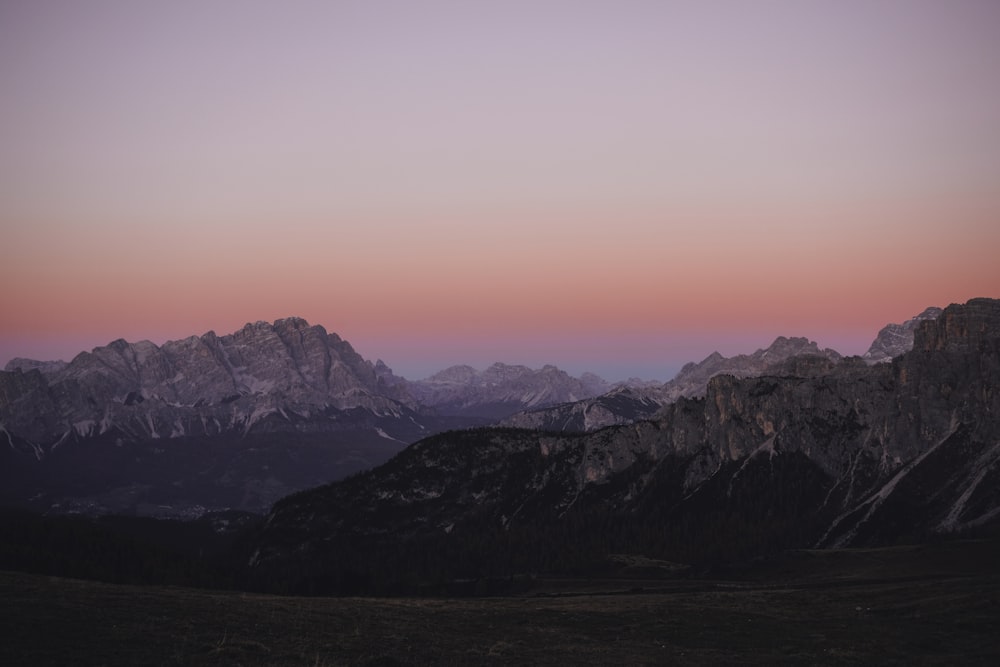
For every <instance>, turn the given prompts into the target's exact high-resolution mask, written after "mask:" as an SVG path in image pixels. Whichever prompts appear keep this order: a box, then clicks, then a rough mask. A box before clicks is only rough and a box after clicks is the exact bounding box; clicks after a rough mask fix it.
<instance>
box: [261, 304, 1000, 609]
mask: <svg viewBox="0 0 1000 667" xmlns="http://www.w3.org/2000/svg"><path fill="white" fill-rule="evenodd" d="M912 331H913V342H912V349H911V350H910V351H908V352H905V353H903V354H901V355H899V356H897V357H895V358H893V359H892V360H891V361H890V362H887V363H868V361H869V360H866V359H864V358H859V357H852V358H846V359H839V360H834V359H832V358H831V357H830V356H823V355H819V357H818V358H817V356H816V355H813V356H811V357H807V358H806V361H805V362H802V361H799V360H796V361H793V362H792V363H787V362H786V363H783V364H782V365H781V370H780V372H771V373H769V374H765V375H756V376H748V377H742V378H741V377H736V376H734V375H731V374H721V375H715V376H714V377H712V378H711V379H709V380H708V383H707V387H706V388H705V391H704V396H698V397H693V398H688V397H683V396H682V397H680V398H678V399H677V400H675V401H674V402H672V403H669V404H668V405H667V406H665V407H664V408H663V409H661V410H660V411H659V412H657V414H656V416H655V417H653V418H651V419H648V420H644V421H641V422H636V423H634V424H627V425H619V426H611V427H607V428H603V429H600V430H597V431H593V432H588V433H551V432H550V433H545V432H539V431H533V430H524V429H503V428H487V429H470V430H465V431H461V432H451V433H443V434H439V435H436V436H432V437H430V438H427V439H424V440H422V441H420V442H418V443H416V444H414V445H412V446H410V447H408V448H407V449H406V450H404V451H403V452H401V453H400V454H398V455H397V456H395V457H394V458H393V459H392V460H391V461H389V462H387V463H386V464H384V465H382V466H380V467H378V468H375V469H373V470H370V471H368V472H365V473H362V474H360V475H357V476H353V477H351V478H349V479H347V480H344V481H341V482H338V483H334V484H331V485H328V486H325V487H321V488H319V489H315V490H311V491H306V492H302V493H299V494H296V495H294V496H291V497H288V498H285V499H283V500H282V501H280V502H278V503H277V504H276V505H275V506H274V508H273V510H272V511H271V513H270V514H269V515H268V516H267V518H266V520H265V521H264V523H263V526H262V529H261V530H260V532H259V534H258V535H257V536H256V537H255V538H254V540H253V542H252V545H251V547H250V548H249V549H248V551H247V563H248V565H249V567H250V572H251V573H252V577H253V581H254V582H256V585H258V586H260V587H262V588H270V589H275V590H284V591H295V592H361V591H366V592H378V591H383V592H389V591H407V590H416V589H419V587H421V586H427V585H432V584H433V583H434V582H439V583H440V582H454V581H457V580H461V579H469V580H473V581H478V582H480V583H482V582H501V584H498V585H500V586H509V585H512V582H514V581H516V579H517V578H518V577H522V576H530V574H531V573H533V572H563V573H573V572H576V573H584V572H595V571H605V572H606V571H609V569H613V568H615V567H617V565H616V564H620V563H622V562H634V561H635V560H636V559H637V558H638V559H644V560H643V562H645V563H647V569H650V568H651V569H652V570H658V571H660V572H662V573H664V575H666V574H667V573H671V572H674V571H676V569H677V568H679V567H685V566H687V567H690V566H694V565H697V566H699V567H711V566H712V564H718V563H731V562H747V561H748V560H752V559H756V558H761V557H767V556H768V555H771V554H774V553H776V552H778V551H781V550H784V549H789V548H828V547H844V546H878V545H887V544H897V543H900V542H911V543H912V542H920V541H924V540H926V539H929V538H933V537H934V536H941V535H956V534H961V535H975V534H976V532H977V531H983V530H996V529H997V528H998V526H1000V491H998V489H1000V444H998V443H1000V392H998V391H997V387H1000V300H993V299H974V300H971V301H969V302H968V303H966V304H962V305H957V304H953V305H951V306H949V307H947V308H945V309H944V310H943V311H942V312H941V313H940V314H939V315H938V317H937V318H925V319H922V320H921V321H919V323H917V324H916V325H915V326H913V327H912ZM751 356H754V355H751ZM756 356H757V358H758V359H760V358H762V357H765V356H766V355H763V354H761V355H756ZM799 359H801V358H799ZM691 370H693V368H692V369H691ZM485 585H486V586H487V587H488V586H490V585H492V584H489V583H487V584H485Z"/></svg>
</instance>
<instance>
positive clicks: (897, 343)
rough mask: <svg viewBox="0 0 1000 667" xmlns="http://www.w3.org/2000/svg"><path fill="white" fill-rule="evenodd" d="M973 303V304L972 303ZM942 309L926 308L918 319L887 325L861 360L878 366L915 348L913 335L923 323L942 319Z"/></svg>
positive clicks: (913, 318)
mask: <svg viewBox="0 0 1000 667" xmlns="http://www.w3.org/2000/svg"><path fill="white" fill-rule="evenodd" d="M970 303H971V302H970ZM942 312H943V311H942V309H941V308H938V307H936V306H931V307H930V308H926V309H925V310H924V311H923V312H922V313H920V314H919V315H917V316H916V317H912V318H910V319H908V320H907V321H905V322H903V323H901V324H887V325H885V326H884V327H882V329H881V330H879V332H878V335H877V336H876V337H875V340H874V341H872V344H871V346H870V347H869V348H868V351H867V352H865V353H864V354H863V355H862V356H861V358H862V359H864V360H865V361H866V362H867V363H869V364H878V363H882V362H885V361H889V360H890V359H892V358H893V357H898V356H899V355H901V354H903V353H904V352H909V351H910V350H911V349H912V348H913V335H914V332H915V331H916V329H917V327H918V326H919V325H920V323H921V322H926V321H928V320H935V319H937V318H938V317H940V315H941V313H942Z"/></svg>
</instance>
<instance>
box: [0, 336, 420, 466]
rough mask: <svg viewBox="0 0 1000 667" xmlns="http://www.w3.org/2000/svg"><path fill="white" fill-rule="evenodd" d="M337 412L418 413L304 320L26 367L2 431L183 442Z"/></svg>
mask: <svg viewBox="0 0 1000 667" xmlns="http://www.w3.org/2000/svg"><path fill="white" fill-rule="evenodd" d="M9 367H10V366H9ZM29 376H30V379H29ZM330 407H332V408H335V409H338V410H346V409H351V408H359V407H360V408H364V409H367V410H371V411H373V412H399V411H400V410H401V409H402V408H405V407H409V408H412V407H414V404H413V401H412V399H410V398H409V396H408V395H406V394H405V392H404V391H402V390H401V389H400V388H398V387H390V386H388V385H387V384H386V383H385V382H384V381H382V380H380V378H379V377H377V376H376V373H375V368H374V366H373V365H372V364H371V363H370V362H367V361H365V360H364V359H362V358H361V356H360V355H358V354H357V353H356V352H355V351H354V349H353V348H352V347H351V346H350V344H349V343H347V342H345V341H343V340H341V339H340V338H339V337H338V336H337V335H336V334H328V333H327V332H326V331H325V330H324V329H323V327H320V326H309V325H308V323H306V322H305V321H304V320H301V319H297V318H291V319H285V320H278V321H276V322H274V323H273V324H268V323H266V322H257V323H255V324H248V325H246V326H245V327H244V328H242V329H241V330H239V331H237V332H235V333H233V334H230V335H226V336H222V337H219V336H217V335H216V334H215V333H214V332H208V333H207V334H205V335H203V336H200V337H196V336H192V337H190V338H186V339H184V340H180V341H171V342H168V343H166V344H164V345H163V346H162V347H158V346H156V345H154V344H153V343H150V342H149V341H140V342H138V343H128V342H126V341H124V340H116V341H114V342H112V343H111V344H109V345H107V346H105V347H100V348H96V349H95V350H93V351H92V352H84V353H82V354H80V355H78V356H77V357H76V358H75V359H73V361H72V362H70V363H69V364H67V365H65V366H63V367H61V368H56V369H55V370H54V371H51V372H48V373H46V374H45V375H44V376H43V375H42V374H41V372H40V371H39V370H38V369H32V370H28V371H27V372H24V371H23V370H21V368H20V367H18V368H17V369H16V370H13V371H6V372H2V373H0V422H2V423H3V425H4V427H5V428H6V429H7V430H8V431H10V432H13V433H16V434H17V435H19V436H21V437H23V438H26V439H29V440H32V441H34V442H36V443H39V444H40V445H42V446H44V445H45V444H52V442H53V441H55V440H57V439H58V438H60V437H62V436H64V435H65V434H67V433H71V432H74V431H75V432H76V433H77V434H78V435H87V434H89V433H90V432H91V431H93V430H95V429H96V430H97V431H101V430H102V429H103V430H105V431H106V430H107V429H109V428H111V426H112V425H114V424H117V425H119V426H121V427H123V428H125V429H126V430H137V432H139V433H143V434H144V435H146V436H148V437H157V436H162V437H169V436H170V434H174V437H176V436H178V435H186V434H189V433H192V432H193V433H195V434H202V433H205V432H207V431H212V430H215V431H219V430H224V429H228V428H249V427H250V426H252V425H253V423H255V422H256V421H258V420H259V419H261V418H262V417H263V416H266V414H273V413H277V412H279V411H282V410H285V411H287V410H292V411H295V412H296V413H297V414H302V413H309V412H315V411H316V410H318V409H324V408H330ZM192 429H193V431H192ZM154 434H155V435H154Z"/></svg>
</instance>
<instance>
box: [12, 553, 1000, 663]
mask: <svg viewBox="0 0 1000 667" xmlns="http://www.w3.org/2000/svg"><path fill="white" fill-rule="evenodd" d="M998 557H1000V543H998V542H997V541H996V540H970V541H956V542H944V543H939V544H931V545H924V546H907V547H894V548H888V549H867V550H842V551H798V552H792V553H789V554H787V555H785V556H782V557H781V558H779V559H775V560H771V561H768V562H766V563H762V564H759V565H757V566H755V567H751V568H746V569H740V570H730V571H724V572H716V573H714V574H713V575H712V577H713V578H711V579H661V580H648V579H647V580H641V579H605V580H538V581H536V582H535V588H534V590H532V591H531V592H528V593H525V594H523V595H521V596H516V597H495V598H461V599H442V598H431V599H426V598H425V599H401V598H293V597H278V596H268V595H256V594H248V593H237V592H212V591H205V590H195V589H186V588H173V587H151V586H147V587H141V586H140V587H133V586H123V585H114V584H106V583H96V582H91V581H80V580H73V579H63V578H56V577H48V576H43V575H30V574H21V573H12V572H0V628H2V629H3V641H2V642H0V664H4V665H69V664H73V665H138V664H143V665H408V664H414V665H426V664H433V665H449V664H454V665H465V664H469V665H472V664H475V665H481V664H498V665H499V664H536V665H568V664H665V663H666V664H670V663H677V664H775V663H786V664H914V663H917V664H941V665H954V664H963V665H969V664H998V661H1000V565H998V563H1000V558H998Z"/></svg>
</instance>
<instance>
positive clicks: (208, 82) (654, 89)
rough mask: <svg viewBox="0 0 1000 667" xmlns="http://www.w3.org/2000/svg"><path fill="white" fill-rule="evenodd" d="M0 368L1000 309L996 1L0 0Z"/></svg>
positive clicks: (697, 352)
mask: <svg viewBox="0 0 1000 667" xmlns="http://www.w3.org/2000/svg"><path fill="white" fill-rule="evenodd" d="M0 91H2V104H0V147H2V148H0V231H2V247H3V253H2V261H0V284H2V291H0V366H2V365H3V364H5V363H6V362H7V360H9V359H10V358H11V357H15V356H28V357H35V358H64V359H67V360H68V359H70V358H72V356H74V354H76V353H77V352H79V351H82V350H85V349H90V348H92V347H94V346H96V345H103V344H106V343H107V342H109V341H110V340H112V339H114V338H118V337H124V338H126V339H128V340H139V339H143V338H146V339H150V340H153V341H154V342H157V343H162V342H164V341H165V340H168V339H173V338H181V337H185V336H187V335H191V334H202V333H204V332H206V331H208V330H215V331H216V332H217V333H219V334H223V333H228V332H231V331H234V330H236V329H238V328H239V327H240V326H242V325H243V324H244V323H245V322H248V321H255V320H261V319H263V320H269V321H270V320H274V319H276V318H279V317H286V316H290V315H298V316H301V317H305V318H306V319H308V320H309V321H310V322H312V323H315V324H322V325H324V326H325V327H326V328H327V329H329V330H330V331H334V332H337V333H339V334H340V335H341V336H343V337H345V338H346V339H347V340H349V341H351V343H352V344H353V345H354V346H355V347H356V349H357V350H358V351H359V352H360V353H361V354H363V355H364V356H366V357H368V358H371V359H375V358H382V359H384V360H385V361H386V363H388V364H389V365H390V366H392V367H393V368H394V369H395V370H396V371H397V372H398V373H400V374H403V375H406V376H407V377H411V378H419V377H423V376H425V375H427V374H429V373H430V372H433V371H435V370H438V369H440V368H442V367H444V366H446V365H450V364H453V363H470V364H472V365H475V366H478V367H485V366H486V365H488V364H489V363H492V362H493V361H504V362H508V363H527V364H529V365H540V364H543V363H554V364H556V365H559V366H560V367H563V368H565V369H567V370H569V371H571V372H574V373H579V372H581V371H583V370H593V371H596V372H598V373H601V374H602V375H604V376H606V377H608V378H609V379H612V380H615V379H623V378H625V377H627V376H629V375H638V376H642V377H646V378H657V379H661V380H665V379H668V378H669V377H671V376H672V375H673V374H674V373H675V372H676V370H677V369H678V368H679V366H680V365H681V364H682V363H684V362H686V361H691V360H700V359H701V358H703V357H705V356H706V355H708V354H709V353H711V352H712V351H713V350H719V351H721V352H723V353H724V354H737V353H741V352H751V351H753V350H754V349H756V348H758V347H763V346H766V345H767V344H768V343H770V342H771V340H773V338H774V337H775V336H778V335H788V336H793V335H798V336H808V337H809V338H812V339H814V340H817V341H818V342H819V343H820V345H821V346H829V347H834V348H836V349H838V350H840V351H841V352H843V353H846V354H860V353H862V352H864V350H865V349H867V346H868V344H869V343H870V342H871V340H872V338H873V337H874V335H875V333H876V332H877V330H878V329H879V327H881V326H882V325H884V324H885V323H887V322H890V321H897V322H898V321H902V320H904V319H906V318H908V317H911V316H913V315H915V314H917V313H918V312H920V311H921V310H923V308H924V307H926V306H929V305H939V306H944V305H947V304H948V303H952V302H960V301H965V300H967V299H969V298H971V297H975V296H993V297H1000V261H998V259H997V258H998V255H1000V252H998V251H1000V2H995V1H991V0H982V1H949V2H939V1H936V0H935V1H930V2H924V1H921V0H900V1H879V0H866V1H851V0H848V1H840V2H811V1H809V0H800V1H766V0H762V1H755V2H747V1H731V2H711V1H703V2H669V1H666V0H661V1H652V0H650V1H642V0H621V1H616V2H612V1H607V2H588V1H586V0H577V1H574V2H569V1H566V2H562V1H546V0H533V1H531V2H519V1H506V2H474V1H471V0H467V1H465V2H459V1H452V2H444V1H436V0H431V1H427V2H404V1H397V2H389V1H386V2H382V1H378V0H369V1H366V2H360V1H359V2H346V1H345V2H336V1H333V0H330V1H327V2H320V1H316V2H305V1H285V2H260V1H253V0H242V1H236V0H233V1H228V0H226V1H224V0H173V1H171V2H135V1H132V0H120V1H108V0H88V1H87V2H78V1H75V0H65V1H58V0H51V1H40V0H20V1H19V0H3V1H2V2H0Z"/></svg>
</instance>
